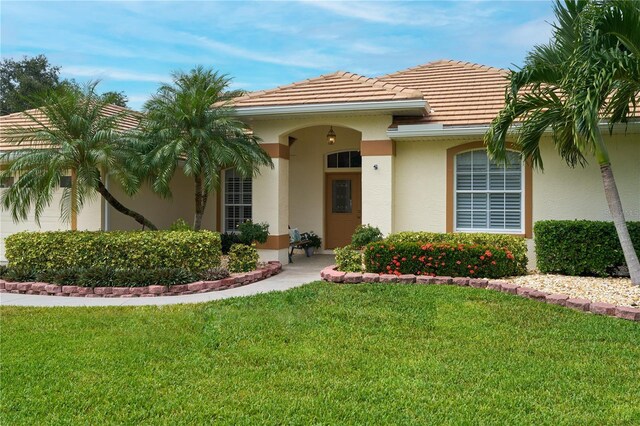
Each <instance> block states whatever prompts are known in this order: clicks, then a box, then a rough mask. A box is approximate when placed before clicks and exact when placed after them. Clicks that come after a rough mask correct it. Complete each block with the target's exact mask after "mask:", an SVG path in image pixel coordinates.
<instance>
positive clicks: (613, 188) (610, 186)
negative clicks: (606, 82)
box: [595, 131, 640, 285]
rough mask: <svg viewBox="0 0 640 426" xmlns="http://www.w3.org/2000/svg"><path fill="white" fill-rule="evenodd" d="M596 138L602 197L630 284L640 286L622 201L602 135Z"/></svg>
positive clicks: (638, 267) (599, 134) (636, 263)
mask: <svg viewBox="0 0 640 426" xmlns="http://www.w3.org/2000/svg"><path fill="white" fill-rule="evenodd" d="M595 136H596V153H595V154H596V158H597V159H598V163H599V164H600V174H601V175H602V183H603V184H604V195H605V197H606V198H607V204H608V205H609V212H611V217H612V218H613V224H614V226H615V227H616V232H617V233H618V239H619V240H620V245H621V246H622V253H623V254H624V260H625V262H626V264H627V267H628V268H629V275H630V276H631V283H632V284H635V285H640V262H639V261H638V254H637V253H636V251H635V249H634V248H633V242H632V241H631V236H630V235H629V229H628V228H627V222H626V221H625V218H624V210H622V201H621V200H620V194H619V193H618V187H617V185H616V181H615V179H614V177H613V170H612V169H611V163H610V161H609V154H608V152H607V149H606V147H605V145H604V140H603V139H602V134H601V133H600V132H599V131H597V135H595Z"/></svg>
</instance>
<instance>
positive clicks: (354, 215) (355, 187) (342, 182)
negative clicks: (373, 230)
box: [324, 173, 362, 249]
mask: <svg viewBox="0 0 640 426" xmlns="http://www.w3.org/2000/svg"><path fill="white" fill-rule="evenodd" d="M325 194H326V195H325V203H324V205H325V214H324V217H325V233H324V235H325V248H327V249H333V248H336V247H344V246H346V245H347V244H350V243H351V235H352V234H353V231H355V229H356V227H357V226H358V225H360V224H361V223H362V179H361V174H360V173H327V174H326V186H325Z"/></svg>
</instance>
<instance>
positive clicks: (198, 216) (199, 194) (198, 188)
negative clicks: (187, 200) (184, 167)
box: [193, 175, 207, 231]
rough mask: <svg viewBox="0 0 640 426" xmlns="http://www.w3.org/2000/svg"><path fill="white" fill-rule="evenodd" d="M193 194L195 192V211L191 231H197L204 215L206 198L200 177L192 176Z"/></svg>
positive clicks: (200, 226)
mask: <svg viewBox="0 0 640 426" xmlns="http://www.w3.org/2000/svg"><path fill="white" fill-rule="evenodd" d="M193 179H194V182H195V192H196V206H195V207H196V209H195V215H194V218H193V230H194V231H199V230H200V228H202V216H203V215H204V207H205V204H206V203H207V199H206V196H205V195H204V194H203V191H202V175H195V176H194V178H193Z"/></svg>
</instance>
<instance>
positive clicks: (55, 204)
mask: <svg viewBox="0 0 640 426" xmlns="http://www.w3.org/2000/svg"><path fill="white" fill-rule="evenodd" d="M1 191H4V189H0V192H1ZM61 198H62V190H58V191H56V194H55V195H54V197H53V201H52V202H51V204H50V205H49V207H47V208H46V209H45V210H44V213H43V214H42V216H41V217H40V225H38V224H37V223H36V221H35V218H34V215H33V213H31V214H29V218H28V219H27V220H26V221H21V222H18V223H15V222H14V221H13V219H12V218H11V213H10V212H9V211H6V210H2V211H1V212H0V263H4V262H6V258H5V252H4V239H5V238H6V237H8V236H9V235H11V234H14V233H16V232H22V231H59V230H68V229H70V223H68V222H64V221H62V219H61V218H60V199H61ZM101 210H102V199H101V197H99V196H97V195H96V197H94V198H92V199H90V200H89V201H88V202H86V204H85V205H84V207H83V209H82V210H81V211H80V213H79V214H78V229H79V230H90V231H95V230H99V229H101V218H102V216H101Z"/></svg>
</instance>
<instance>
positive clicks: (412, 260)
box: [364, 241, 519, 278]
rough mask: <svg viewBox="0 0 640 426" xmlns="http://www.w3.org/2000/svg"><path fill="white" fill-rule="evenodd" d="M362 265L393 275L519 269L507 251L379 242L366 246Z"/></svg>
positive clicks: (495, 273) (491, 273) (491, 274)
mask: <svg viewBox="0 0 640 426" xmlns="http://www.w3.org/2000/svg"><path fill="white" fill-rule="evenodd" d="M364 264H365V268H366V270H367V272H374V273H378V274H380V273H386V274H396V275H401V274H414V275H431V276H436V275H440V276H452V277H482V278H501V277H506V276H511V275H517V274H518V270H519V268H518V264H517V262H516V260H515V257H514V255H513V253H512V252H511V251H510V250H508V249H506V248H498V247H494V246H488V245H476V244H457V245H452V244H447V243H438V244H430V243H419V242H406V243H390V242H389V241H380V242H376V243H371V244H369V245H368V246H367V247H366V248H365V250H364Z"/></svg>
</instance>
